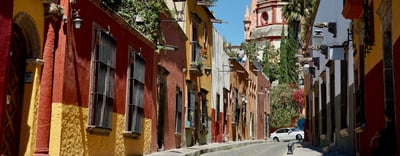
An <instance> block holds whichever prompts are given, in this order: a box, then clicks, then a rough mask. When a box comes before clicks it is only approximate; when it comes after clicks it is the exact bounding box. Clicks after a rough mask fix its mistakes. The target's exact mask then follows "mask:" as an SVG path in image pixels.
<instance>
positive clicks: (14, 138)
mask: <svg viewBox="0 0 400 156" xmlns="http://www.w3.org/2000/svg"><path fill="white" fill-rule="evenodd" d="M12 29H13V30H12V36H11V46H10V56H9V61H8V65H7V67H8V69H7V71H8V73H7V74H8V78H7V83H8V87H7V101H6V105H5V106H4V108H5V109H4V112H3V114H4V115H3V120H2V124H3V126H2V127H3V134H2V135H3V136H2V138H3V142H2V154H4V155H18V146H19V135H20V126H21V113H22V103H23V94H24V73H25V67H26V65H25V58H26V54H27V42H26V39H25V38H24V35H23V33H22V30H21V29H20V28H19V27H18V26H16V25H13V27H12Z"/></svg>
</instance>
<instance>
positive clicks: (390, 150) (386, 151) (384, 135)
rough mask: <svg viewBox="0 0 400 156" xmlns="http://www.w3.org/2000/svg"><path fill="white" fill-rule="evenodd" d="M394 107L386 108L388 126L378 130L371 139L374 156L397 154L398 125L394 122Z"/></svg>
mask: <svg viewBox="0 0 400 156" xmlns="http://www.w3.org/2000/svg"><path fill="white" fill-rule="evenodd" d="M394 117H395V116H394V111H393V109H386V110H385V121H386V128H385V129H383V130H381V131H379V132H376V133H375V135H374V136H373V137H372V139H371V144H370V145H371V147H374V148H373V151H372V155H373V156H393V155H396V142H397V141H396V127H395V126H396V125H395V122H394Z"/></svg>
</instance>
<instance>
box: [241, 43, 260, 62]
mask: <svg viewBox="0 0 400 156" xmlns="http://www.w3.org/2000/svg"><path fill="white" fill-rule="evenodd" d="M240 46H241V47H242V48H243V50H244V52H245V54H246V56H247V57H248V58H249V59H250V60H253V59H256V57H257V52H258V51H259V50H260V48H258V47H257V42H256V40H250V41H249V42H243V43H242V44H241V45H240Z"/></svg>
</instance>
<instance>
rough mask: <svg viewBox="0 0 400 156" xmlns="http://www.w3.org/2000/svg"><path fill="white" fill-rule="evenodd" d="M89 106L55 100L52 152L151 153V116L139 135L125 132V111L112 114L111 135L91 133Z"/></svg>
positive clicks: (93, 153)
mask: <svg viewBox="0 0 400 156" xmlns="http://www.w3.org/2000/svg"><path fill="white" fill-rule="evenodd" d="M88 114H89V110H88V108H83V107H79V106H73V105H63V104H59V103H56V104H53V106H52V115H51V118H52V120H51V133H50V153H49V154H50V155H144V154H148V153H150V145H151V120H150V119H145V121H144V130H143V133H144V134H143V135H141V136H140V137H139V138H138V139H132V138H126V137H124V136H123V132H124V129H125V115H123V114H117V113H113V114H112V131H111V133H110V135H109V136H101V135H97V134H89V133H87V131H86V128H87V125H88Z"/></svg>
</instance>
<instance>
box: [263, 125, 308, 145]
mask: <svg viewBox="0 0 400 156" xmlns="http://www.w3.org/2000/svg"><path fill="white" fill-rule="evenodd" d="M271 138H272V139H273V140H274V141H276V142H279V141H289V140H303V138H304V131H302V130H299V129H297V128H280V129H277V130H276V131H275V132H273V133H271Z"/></svg>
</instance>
